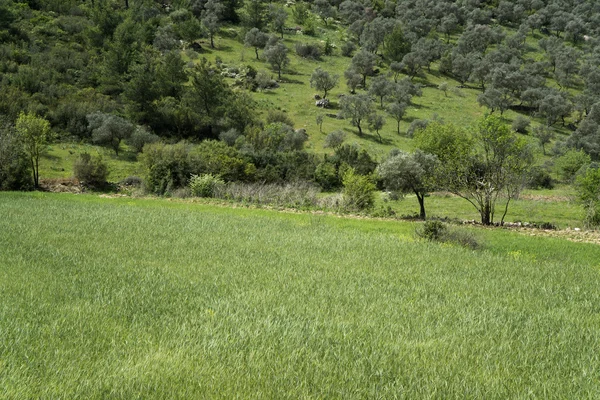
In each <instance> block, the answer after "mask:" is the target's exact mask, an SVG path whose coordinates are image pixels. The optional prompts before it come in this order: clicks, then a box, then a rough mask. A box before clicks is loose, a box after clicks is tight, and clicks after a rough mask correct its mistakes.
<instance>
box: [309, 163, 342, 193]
mask: <svg viewBox="0 0 600 400" xmlns="http://www.w3.org/2000/svg"><path fill="white" fill-rule="evenodd" d="M315 180H316V181H317V183H318V184H319V185H320V186H321V187H322V188H323V189H325V190H330V189H333V188H335V187H337V186H339V185H340V179H339V177H338V174H337V171H336V169H335V165H333V164H332V163H330V162H327V161H324V162H322V163H320V164H319V165H317V168H316V170H315Z"/></svg>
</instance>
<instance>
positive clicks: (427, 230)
mask: <svg viewBox="0 0 600 400" xmlns="http://www.w3.org/2000/svg"><path fill="white" fill-rule="evenodd" d="M415 235H416V236H417V237H418V238H421V239H425V240H429V241H432V242H441V243H454V244H458V245H460V246H463V247H468V248H471V249H478V248H480V247H481V244H480V242H479V240H478V239H477V238H476V237H475V235H474V234H473V233H472V232H470V231H467V230H464V229H456V228H449V227H448V225H446V224H444V223H443V222H441V221H427V222H425V223H424V224H423V225H422V226H421V227H420V228H417V229H416V230H415Z"/></svg>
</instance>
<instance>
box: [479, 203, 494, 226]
mask: <svg viewBox="0 0 600 400" xmlns="http://www.w3.org/2000/svg"><path fill="white" fill-rule="evenodd" d="M480 214H481V223H482V224H483V225H491V224H492V210H491V207H490V204H489V202H487V201H486V202H485V204H484V205H483V207H482V208H481V212H480Z"/></svg>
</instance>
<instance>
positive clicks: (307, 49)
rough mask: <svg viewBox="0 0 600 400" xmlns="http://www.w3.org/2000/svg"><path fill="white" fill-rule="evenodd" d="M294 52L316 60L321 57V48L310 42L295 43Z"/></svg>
mask: <svg viewBox="0 0 600 400" xmlns="http://www.w3.org/2000/svg"><path fill="white" fill-rule="evenodd" d="M296 54H298V56H300V57H302V58H309V59H311V60H318V59H320V58H321V49H320V48H319V46H317V45H314V44H310V43H296Z"/></svg>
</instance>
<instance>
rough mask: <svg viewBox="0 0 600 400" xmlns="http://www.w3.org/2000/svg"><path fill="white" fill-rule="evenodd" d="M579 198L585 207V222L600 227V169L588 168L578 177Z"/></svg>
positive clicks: (590, 225) (589, 225)
mask: <svg viewBox="0 0 600 400" xmlns="http://www.w3.org/2000/svg"><path fill="white" fill-rule="evenodd" d="M576 188H577V195H578V200H579V201H580V202H581V204H582V205H583V208H584V209H585V212H586V214H585V220H584V223H585V225H586V226H588V227H592V228H598V227H600V169H598V168H588V169H587V171H586V172H585V174H581V175H580V176H578V177H577V181H576Z"/></svg>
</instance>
